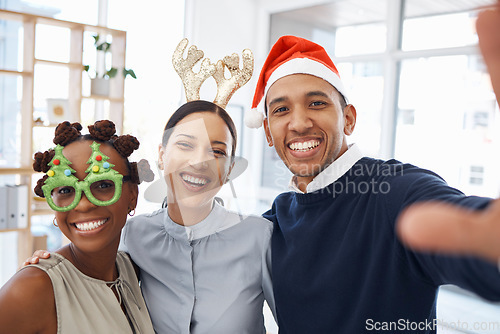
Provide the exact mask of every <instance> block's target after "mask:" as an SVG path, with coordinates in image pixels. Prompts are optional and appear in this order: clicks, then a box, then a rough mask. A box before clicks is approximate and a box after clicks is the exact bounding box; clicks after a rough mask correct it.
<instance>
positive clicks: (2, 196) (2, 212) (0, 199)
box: [0, 186, 8, 230]
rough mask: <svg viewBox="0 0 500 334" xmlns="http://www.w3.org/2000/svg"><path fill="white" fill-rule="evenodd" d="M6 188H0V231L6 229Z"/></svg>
mask: <svg viewBox="0 0 500 334" xmlns="http://www.w3.org/2000/svg"><path fill="white" fill-rule="evenodd" d="M7 198H8V197H7V187H5V186H2V187H0V230H6V229H7V205H8V203H7Z"/></svg>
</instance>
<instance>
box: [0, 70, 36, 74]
mask: <svg viewBox="0 0 500 334" xmlns="http://www.w3.org/2000/svg"><path fill="white" fill-rule="evenodd" d="M0 74H6V75H20V76H31V75H33V73H32V72H25V71H13V70H2V69H0Z"/></svg>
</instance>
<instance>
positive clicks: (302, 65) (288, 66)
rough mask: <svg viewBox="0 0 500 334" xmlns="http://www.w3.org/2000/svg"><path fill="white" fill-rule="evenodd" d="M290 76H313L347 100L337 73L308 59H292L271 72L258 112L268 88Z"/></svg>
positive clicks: (261, 108)
mask: <svg viewBox="0 0 500 334" xmlns="http://www.w3.org/2000/svg"><path fill="white" fill-rule="evenodd" d="M292 74H310V75H314V76H315V77H318V78H321V79H323V80H325V81H327V82H328V83H330V84H331V85H332V86H333V87H335V88H336V89H337V90H338V91H339V92H340V94H342V95H343V96H344V98H345V99H346V100H347V96H346V89H345V87H344V84H343V83H342V81H341V80H340V77H339V76H338V75H337V73H335V72H333V71H332V69H330V68H329V67H327V66H325V65H323V64H322V63H320V62H318V61H315V60H312V59H309V58H294V59H291V60H289V61H287V62H286V63H284V64H283V65H281V66H279V67H278V68H277V69H275V70H274V71H273V73H272V74H271V76H270V77H269V79H268V80H267V83H266V88H265V89H264V97H263V98H262V100H261V101H260V103H259V107H258V109H259V110H261V111H263V110H264V108H263V103H264V101H265V100H266V96H267V92H268V90H269V88H270V87H271V86H272V85H273V84H274V83H275V82H276V81H278V80H279V79H281V78H283V77H286V76H287V75H292Z"/></svg>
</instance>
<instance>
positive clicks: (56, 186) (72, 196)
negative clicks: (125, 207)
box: [42, 142, 129, 212]
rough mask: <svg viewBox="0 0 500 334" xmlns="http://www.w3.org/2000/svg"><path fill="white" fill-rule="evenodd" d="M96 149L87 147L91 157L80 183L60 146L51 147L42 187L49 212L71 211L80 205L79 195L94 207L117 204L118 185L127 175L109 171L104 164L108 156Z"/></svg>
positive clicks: (94, 145)
mask: <svg viewBox="0 0 500 334" xmlns="http://www.w3.org/2000/svg"><path fill="white" fill-rule="evenodd" d="M99 146H100V144H98V143H96V142H93V143H92V144H91V145H90V147H91V148H92V155H91V156H90V158H89V160H88V161H87V163H88V164H89V167H88V168H87V169H86V170H85V173H88V174H87V176H86V177H85V179H83V180H82V181H79V180H78V178H77V177H76V176H74V175H73V173H75V170H74V169H72V168H71V167H70V166H69V165H70V164H71V162H70V161H69V160H68V159H66V157H65V156H64V155H63V153H62V150H63V148H64V147H63V146H61V145H57V146H56V147H55V155H54V157H53V158H52V160H51V161H50V162H49V166H51V168H50V170H49V171H47V175H48V176H49V177H48V178H47V179H46V180H45V182H44V185H43V186H42V190H43V194H44V195H45V198H46V200H47V203H48V204H49V206H50V207H51V208H52V209H53V210H55V211H61V212H64V211H69V210H72V209H74V208H75V207H76V206H77V205H78V203H79V202H80V199H81V197H82V192H84V193H85V196H86V197H87V199H88V200H89V201H90V202H91V203H93V204H95V205H98V206H106V205H111V204H113V203H115V202H116V201H118V199H119V198H120V196H121V193H122V183H123V181H127V180H128V179H129V176H123V175H122V174H120V173H119V172H117V171H115V170H114V169H112V168H113V167H114V165H113V164H110V163H109V162H107V161H106V160H108V159H109V157H107V156H106V155H104V154H103V153H102V152H101V151H100V150H99Z"/></svg>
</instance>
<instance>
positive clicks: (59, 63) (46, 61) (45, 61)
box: [35, 59, 83, 69]
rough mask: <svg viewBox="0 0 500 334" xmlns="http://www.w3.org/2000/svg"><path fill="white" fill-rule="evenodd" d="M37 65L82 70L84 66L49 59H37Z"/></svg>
mask: <svg viewBox="0 0 500 334" xmlns="http://www.w3.org/2000/svg"><path fill="white" fill-rule="evenodd" d="M35 63H36V64H45V65H56V66H65V67H74V68H82V69H83V65H82V64H80V63H71V62H69V63H65V62H62V61H55V60H47V59H35Z"/></svg>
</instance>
